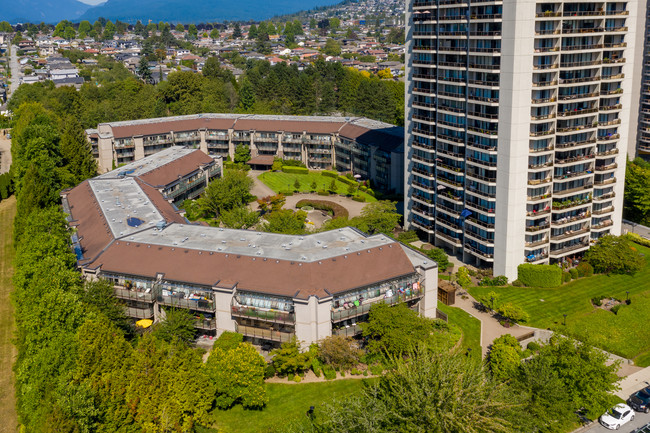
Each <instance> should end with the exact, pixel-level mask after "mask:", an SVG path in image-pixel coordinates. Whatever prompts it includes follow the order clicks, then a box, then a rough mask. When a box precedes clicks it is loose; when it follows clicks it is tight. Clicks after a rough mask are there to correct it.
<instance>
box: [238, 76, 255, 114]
mask: <svg viewBox="0 0 650 433" xmlns="http://www.w3.org/2000/svg"><path fill="white" fill-rule="evenodd" d="M239 105H240V107H241V108H242V109H243V110H244V111H249V110H250V109H251V108H252V107H253V105H255V89H254V88H253V85H252V84H251V82H250V81H249V80H247V79H246V78H244V81H243V83H242V85H241V87H240V88H239Z"/></svg>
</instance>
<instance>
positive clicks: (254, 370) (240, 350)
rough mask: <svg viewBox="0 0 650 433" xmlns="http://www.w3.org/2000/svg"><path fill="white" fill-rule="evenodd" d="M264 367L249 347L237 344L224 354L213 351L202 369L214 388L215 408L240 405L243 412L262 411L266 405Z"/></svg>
mask: <svg viewBox="0 0 650 433" xmlns="http://www.w3.org/2000/svg"><path fill="white" fill-rule="evenodd" d="M265 367H266V362H265V361H264V357H262V355H260V354H259V353H258V352H257V350H256V349H255V348H254V347H253V346H252V345H251V344H250V343H239V344H238V345H237V346H236V347H234V348H231V349H228V350H226V349H223V348H221V347H215V348H213V349H212V352H211V353H210V357H209V358H208V361H207V363H206V368H207V370H208V375H209V376H210V379H211V380H212V382H213V383H215V384H216V394H215V396H216V398H215V404H216V406H217V407H218V408H220V409H227V408H229V407H232V406H233V405H235V404H238V403H241V405H242V406H244V408H246V409H259V408H262V407H264V405H266V403H267V402H268V397H267V396H266V389H265V386H264V369H265Z"/></svg>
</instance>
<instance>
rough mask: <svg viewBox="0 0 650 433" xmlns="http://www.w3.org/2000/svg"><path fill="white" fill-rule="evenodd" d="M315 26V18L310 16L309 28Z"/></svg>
mask: <svg viewBox="0 0 650 433" xmlns="http://www.w3.org/2000/svg"><path fill="white" fill-rule="evenodd" d="M316 26H317V23H316V18H310V19H309V28H310V29H312V30H313V29H315V28H316Z"/></svg>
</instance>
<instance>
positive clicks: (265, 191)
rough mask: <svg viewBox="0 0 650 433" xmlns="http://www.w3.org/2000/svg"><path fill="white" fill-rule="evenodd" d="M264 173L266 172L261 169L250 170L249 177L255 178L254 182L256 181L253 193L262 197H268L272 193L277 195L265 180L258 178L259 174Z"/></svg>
mask: <svg viewBox="0 0 650 433" xmlns="http://www.w3.org/2000/svg"><path fill="white" fill-rule="evenodd" d="M262 173H264V172H263V171H259V170H249V172H248V177H250V178H251V179H253V182H254V184H253V189H252V190H251V194H253V195H254V196H255V197H257V198H262V197H268V196H270V195H275V192H274V191H273V190H272V189H271V188H269V187H268V186H266V185H264V182H262V181H261V180H259V179H258V178H257V176H259V175H260V174H262ZM256 206H257V205H256Z"/></svg>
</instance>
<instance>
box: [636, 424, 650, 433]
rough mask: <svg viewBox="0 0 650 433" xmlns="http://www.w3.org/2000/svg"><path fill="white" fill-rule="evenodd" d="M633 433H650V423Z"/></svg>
mask: <svg viewBox="0 0 650 433" xmlns="http://www.w3.org/2000/svg"><path fill="white" fill-rule="evenodd" d="M632 433H650V423H649V424H646V425H644V426H643V427H639V428H638V429H636V430H634V431H633V432H632Z"/></svg>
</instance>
